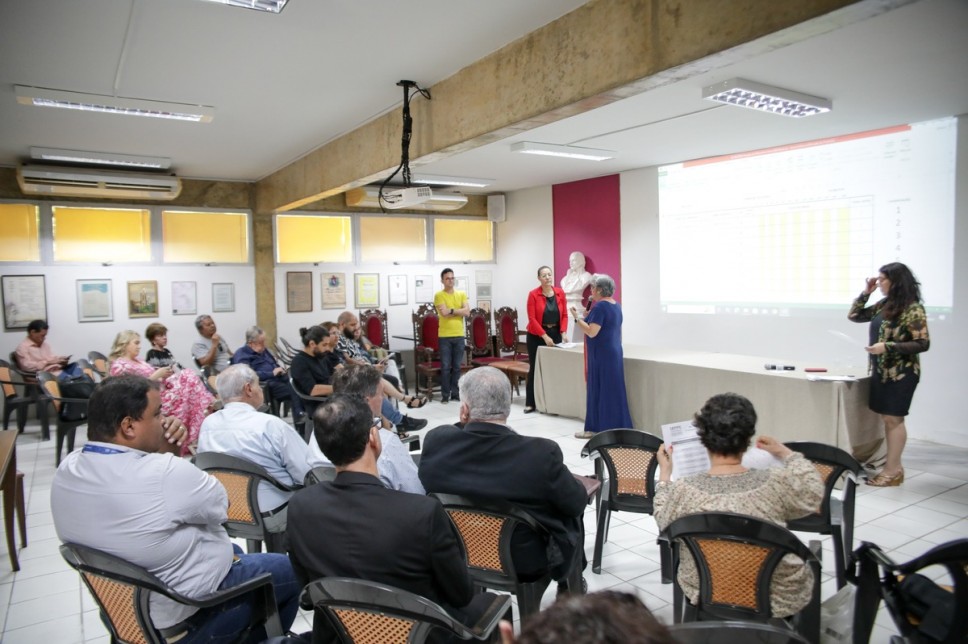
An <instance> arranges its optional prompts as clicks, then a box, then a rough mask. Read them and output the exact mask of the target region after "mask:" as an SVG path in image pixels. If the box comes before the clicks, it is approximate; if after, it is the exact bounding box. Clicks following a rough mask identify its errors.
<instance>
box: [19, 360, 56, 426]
mask: <svg viewBox="0 0 968 644" xmlns="http://www.w3.org/2000/svg"><path fill="white" fill-rule="evenodd" d="M10 366H11V368H12V369H13V370H14V371H16V372H17V373H18V374H19V375H20V377H21V378H22V379H23V382H24V395H25V396H26V397H27V398H29V399H31V400H32V401H34V403H36V405H37V419H38V420H39V421H40V438H41V440H45V441H49V440H50V418H49V414H48V413H47V408H48V406H49V405H48V400H47V398H46V397H45V396H44V394H43V392H41V390H40V389H41V387H40V383H39V382H38V381H37V372H36V371H30V370H28V369H24V368H23V365H21V364H20V359H19V358H18V357H17V352H16V351H11V352H10Z"/></svg>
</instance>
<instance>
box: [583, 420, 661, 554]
mask: <svg viewBox="0 0 968 644" xmlns="http://www.w3.org/2000/svg"><path fill="white" fill-rule="evenodd" d="M661 445H662V439H661V438H658V437H657V436H653V435H652V434H648V433H646V432H641V431H638V430H635V429H610V430H608V431H604V432H600V433H598V434H596V435H595V437H594V438H592V439H591V440H589V441H588V442H587V443H585V446H584V447H583V448H582V450H581V455H582V457H590V458H593V459H595V478H597V479H598V480H599V481H602V487H601V488H599V490H598V492H597V493H596V495H595V505H596V506H597V509H598V528H597V530H596V531H595V554H594V557H593V558H592V572H595V573H601V572H602V549H603V547H604V545H605V542H606V541H608V526H609V523H610V519H611V515H612V512H637V513H639V514H652V512H653V507H652V500H653V498H654V497H655V473H656V470H657V469H658V466H659V461H658V459H657V458H656V457H655V453H656V452H657V451H658V449H659V447H660V446H661ZM606 470H607V471H608V476H607V477H606V476H605V471H606ZM663 543H664V542H660V552H661V554H662V559H663V569H664V570H668V569H669V563H670V562H669V561H668V556H669V550H668V547H666V546H664V545H663Z"/></svg>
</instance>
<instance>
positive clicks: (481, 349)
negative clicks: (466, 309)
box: [466, 309, 507, 367]
mask: <svg viewBox="0 0 968 644" xmlns="http://www.w3.org/2000/svg"><path fill="white" fill-rule="evenodd" d="M466 342H467V347H468V350H469V351H470V354H471V365H473V366H475V367H484V366H487V365H489V364H492V363H494V362H502V361H505V360H507V358H502V357H500V356H496V355H494V351H493V347H492V345H491V314H490V312H488V311H485V310H484V309H471V312H470V315H469V316H468V317H467V338H466Z"/></svg>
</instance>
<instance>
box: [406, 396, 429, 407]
mask: <svg viewBox="0 0 968 644" xmlns="http://www.w3.org/2000/svg"><path fill="white" fill-rule="evenodd" d="M408 398H409V400H407V399H408ZM403 402H404V404H406V405H407V407H408V408H410V409H420V408H421V407H423V406H424V405H426V404H427V399H426V398H424V397H423V396H419V395H417V394H413V395H410V396H404V397H403ZM414 403H416V404H414Z"/></svg>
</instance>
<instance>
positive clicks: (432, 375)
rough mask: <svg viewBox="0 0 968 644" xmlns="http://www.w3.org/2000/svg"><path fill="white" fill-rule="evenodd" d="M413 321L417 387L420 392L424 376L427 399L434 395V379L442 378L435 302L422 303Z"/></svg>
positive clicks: (438, 324) (438, 323) (438, 325)
mask: <svg viewBox="0 0 968 644" xmlns="http://www.w3.org/2000/svg"><path fill="white" fill-rule="evenodd" d="M410 319H411V321H412V322H413V362H414V366H415V367H416V369H417V371H416V374H415V377H416V383H415V387H416V389H417V393H420V389H421V388H420V385H421V381H420V378H421V376H423V391H424V395H426V397H427V399H428V400H429V399H432V398H433V396H434V386H433V381H434V379H437V380H438V381H439V380H440V343H439V342H438V336H437V333H438V330H439V329H440V320H439V319H438V317H437V310H436V309H435V308H434V305H433V304H429V303H427V304H421V305H420V307H419V308H418V309H417V310H416V311H415V312H414V313H412V314H411V316H410Z"/></svg>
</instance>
